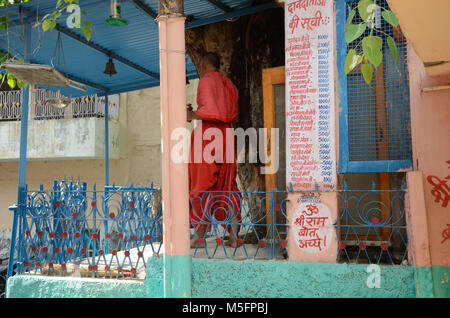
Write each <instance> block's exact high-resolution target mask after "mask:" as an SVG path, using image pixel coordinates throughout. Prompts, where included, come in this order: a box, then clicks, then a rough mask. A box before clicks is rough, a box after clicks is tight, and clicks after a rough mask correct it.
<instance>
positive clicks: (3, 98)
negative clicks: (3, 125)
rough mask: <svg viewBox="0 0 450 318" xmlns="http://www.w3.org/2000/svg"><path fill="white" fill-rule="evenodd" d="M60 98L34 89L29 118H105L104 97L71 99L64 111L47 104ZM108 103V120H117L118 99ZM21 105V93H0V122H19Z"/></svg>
mask: <svg viewBox="0 0 450 318" xmlns="http://www.w3.org/2000/svg"><path fill="white" fill-rule="evenodd" d="M57 97H62V96H61V95H60V94H59V93H58V92H54V91H50V90H46V89H36V90H34V94H33V96H32V102H31V115H30V116H31V118H32V119H34V120H47V119H70V118H85V117H98V118H104V117H105V97H99V96H97V95H88V96H83V97H77V98H73V99H72V103H71V104H70V105H69V106H68V107H67V108H64V109H55V108H53V107H52V106H50V105H49V104H48V103H47V100H48V99H51V98H57ZM112 99H113V98H112V97H111V98H110V103H109V109H108V111H109V118H110V119H111V118H112V119H115V120H118V119H119V103H118V98H115V99H116V100H115V101H112ZM21 105H22V94H21V91H19V90H15V91H0V121H14V120H20V116H21Z"/></svg>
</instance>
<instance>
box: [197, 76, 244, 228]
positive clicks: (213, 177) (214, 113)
mask: <svg viewBox="0 0 450 318" xmlns="http://www.w3.org/2000/svg"><path fill="white" fill-rule="evenodd" d="M197 104H198V109H197V110H196V111H195V113H196V114H197V115H198V116H201V117H203V118H211V119H216V120H220V121H221V122H212V121H207V120H202V121H201V125H200V123H198V125H197V126H196V128H195V129H194V131H193V132H192V134H191V152H190V162H189V191H190V192H189V197H190V211H189V213H190V217H191V225H192V226H194V227H195V228H198V226H200V225H202V224H208V230H210V229H211V228H210V224H211V222H212V221H213V222H214V221H225V222H227V224H229V223H234V222H238V221H240V219H241V217H240V194H239V189H238V187H237V183H236V161H235V154H234V150H235V147H234V134H232V133H231V134H230V131H228V133H227V128H231V126H230V124H231V122H232V121H233V120H235V119H236V117H237V114H238V90H237V88H236V87H235V86H234V84H233V83H232V82H231V81H230V80H229V79H228V78H227V77H225V76H223V75H222V74H220V73H218V72H210V73H206V74H205V75H204V76H203V77H202V78H201V79H200V81H199V85H198V90H197ZM209 128H213V129H214V128H215V132H217V133H218V132H219V131H220V133H221V134H222V141H223V142H222V143H220V139H219V140H216V145H220V146H221V149H217V148H214V151H211V153H212V155H213V156H215V155H216V150H218V151H219V153H218V154H217V157H214V160H212V162H211V160H210V159H208V158H207V157H204V156H203V153H204V150H205V147H208V145H209V146H210V147H211V145H212V144H211V143H212V142H214V140H215V137H211V140H204V139H205V138H204V133H205V131H207V130H208V129H209ZM219 148H220V147H219ZM221 150H222V151H221ZM218 158H219V160H218ZM220 159H221V160H220ZM205 191H206V192H205ZM209 191H212V192H209ZM222 191H223V192H222ZM227 191H236V193H230V192H227ZM228 230H230V228H228Z"/></svg>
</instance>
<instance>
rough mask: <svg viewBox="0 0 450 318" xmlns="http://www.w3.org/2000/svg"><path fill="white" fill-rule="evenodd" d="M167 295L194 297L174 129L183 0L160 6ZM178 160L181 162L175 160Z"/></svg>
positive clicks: (184, 178) (182, 71)
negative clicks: (175, 158)
mask: <svg viewBox="0 0 450 318" xmlns="http://www.w3.org/2000/svg"><path fill="white" fill-rule="evenodd" d="M157 21H158V25H159V46H160V89H161V138H162V141H161V145H162V180H163V181H162V197H163V231H164V232H163V241H164V296H165V297H190V296H191V256H190V244H189V241H190V235H189V184H188V165H187V163H184V162H178V163H177V162H175V161H174V160H172V158H171V150H172V148H173V146H174V145H175V144H176V141H172V140H171V134H172V132H173V131H174V129H177V128H185V127H186V58H185V38H184V22H185V18H184V16H183V1H180V0H176V1H171V0H160V4H159V16H158V19H157ZM176 161H177V160H176Z"/></svg>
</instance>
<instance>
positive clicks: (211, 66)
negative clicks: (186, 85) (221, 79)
mask: <svg viewBox="0 0 450 318" xmlns="http://www.w3.org/2000/svg"><path fill="white" fill-rule="evenodd" d="M219 69H220V58H219V56H218V55H217V54H216V53H214V52H206V53H205V54H203V55H202V58H201V60H200V67H199V70H198V75H199V76H200V78H201V77H203V75H205V74H206V73H209V72H218V71H219Z"/></svg>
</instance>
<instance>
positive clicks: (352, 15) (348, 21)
mask: <svg viewBox="0 0 450 318" xmlns="http://www.w3.org/2000/svg"><path fill="white" fill-rule="evenodd" d="M355 14H356V9H353V10H352V11H350V13H349V15H348V17H347V23H346V24H350V23H352V21H353V18H354V17H355Z"/></svg>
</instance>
